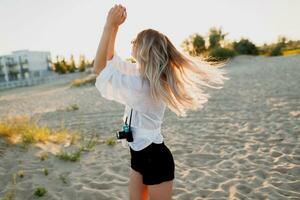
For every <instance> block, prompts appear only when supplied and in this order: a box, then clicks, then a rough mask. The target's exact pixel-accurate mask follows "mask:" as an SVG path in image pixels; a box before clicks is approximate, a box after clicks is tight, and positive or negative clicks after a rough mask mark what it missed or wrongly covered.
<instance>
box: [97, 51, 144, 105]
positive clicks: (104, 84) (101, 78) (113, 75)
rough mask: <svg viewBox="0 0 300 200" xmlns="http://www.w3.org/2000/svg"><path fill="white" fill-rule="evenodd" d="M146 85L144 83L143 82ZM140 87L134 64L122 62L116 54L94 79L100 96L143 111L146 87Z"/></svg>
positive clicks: (139, 79) (140, 79)
mask: <svg viewBox="0 0 300 200" xmlns="http://www.w3.org/2000/svg"><path fill="white" fill-rule="evenodd" d="M145 83H146V81H145ZM145 83H144V85H142V78H141V76H140V75H139V73H138V69H137V66H136V64H134V63H129V62H126V61H124V60H122V59H121V58H120V57H119V56H118V54H117V53H116V52H114V56H113V58H112V59H111V60H107V62H106V66H105V67H104V69H102V71H101V72H100V73H99V75H98V76H97V78H96V83H95V86H96V88H97V89H98V91H99V92H100V94H101V96H102V97H104V98H106V99H108V100H114V101H116V102H118V103H121V104H124V105H128V106H130V107H132V108H136V109H138V110H143V105H142V104H141V101H142V102H145V99H146V98H145V97H146V96H147V87H146V86H147V85H146V84H145Z"/></svg>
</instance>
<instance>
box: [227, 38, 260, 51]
mask: <svg viewBox="0 0 300 200" xmlns="http://www.w3.org/2000/svg"><path fill="white" fill-rule="evenodd" d="M233 49H234V50H235V51H236V52H237V53H239V54H246V55H258V49H257V47H256V46H255V44H253V43H252V42H250V41H249V40H248V39H243V38H242V39H240V41H238V42H236V41H235V42H233Z"/></svg>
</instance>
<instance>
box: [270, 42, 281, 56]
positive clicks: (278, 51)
mask: <svg viewBox="0 0 300 200" xmlns="http://www.w3.org/2000/svg"><path fill="white" fill-rule="evenodd" d="M283 47H284V45H282V44H280V43H278V44H277V45H276V46H275V47H274V48H272V49H271V52H270V56H281V55H282V49H283Z"/></svg>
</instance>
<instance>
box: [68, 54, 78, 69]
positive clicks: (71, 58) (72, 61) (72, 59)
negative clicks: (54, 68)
mask: <svg viewBox="0 0 300 200" xmlns="http://www.w3.org/2000/svg"><path fill="white" fill-rule="evenodd" d="M69 66H70V68H69V72H71V73H73V72H75V70H76V65H75V61H74V56H73V54H71V56H70V64H69Z"/></svg>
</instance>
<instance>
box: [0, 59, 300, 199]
mask: <svg viewBox="0 0 300 200" xmlns="http://www.w3.org/2000/svg"><path fill="white" fill-rule="evenodd" d="M226 69H227V70H228V72H229V74H228V75H229V77H230V80H228V81H227V82H226V84H225V85H224V87H223V89H221V90H210V91H209V93H210V94H211V98H210V100H209V101H208V102H207V103H206V105H205V107H204V108H203V109H202V110H199V111H197V112H190V113H189V115H188V117H186V118H178V117H176V115H175V114H174V113H172V112H171V111H170V110H166V113H165V121H164V123H163V128H162V133H163V135H164V137H165V143H166V145H167V146H168V147H169V148H170V150H171V151H172V153H173V155H174V159H175V164H176V174H175V176H176V178H175V182H174V192H173V199H174V200H200V199H216V200H221V199H232V200H233V199H278V200H279V199H280V200H281V199H293V200H296V199H300V140H299V136H300V87H299V86H300V55H294V56H288V57H272V58H271V57H270V58H265V57H252V56H238V57H236V58H234V59H233V60H231V61H230V62H229V63H228V65H227V66H226ZM74 103H76V104H78V105H79V110H76V111H69V112H68V111H64V110H62V109H64V108H65V107H66V106H68V105H69V104H74ZM123 109H124V107H123V106H122V105H120V104H117V103H115V102H113V101H107V100H105V99H103V98H101V97H100V96H99V93H98V91H97V90H96V88H95V87H93V86H85V87H81V88H69V87H68V86H67V85H62V84H59V85H57V86H56V85H55V84H52V85H51V86H49V85H43V86H35V87H29V88H22V89H20V88H19V89H14V90H11V91H5V92H1V93H0V117H1V116H3V115H5V114H24V113H25V114H31V115H34V116H39V117H40V119H41V120H40V121H41V123H45V124H48V125H49V126H51V127H53V128H55V127H58V126H60V125H61V123H63V124H64V125H65V126H66V127H68V128H71V129H78V130H80V131H81V132H83V133H84V134H85V135H87V136H88V135H94V134H97V135H99V136H100V138H101V137H102V138H106V137H109V136H114V132H115V131H116V130H119V129H120V127H121V123H122V115H123ZM0 141H1V143H0V197H2V196H4V194H5V193H6V192H7V191H9V190H10V189H11V179H12V178H11V177H12V174H13V173H16V172H17V171H18V170H24V172H25V176H24V178H20V177H17V180H16V190H15V199H19V200H27V199H32V198H34V195H33V193H34V189H35V188H36V187H38V186H43V187H45V188H46V189H47V190H48V192H47V194H46V196H45V197H43V198H41V199H56V200H58V199H64V200H68V199H70V200H76V199H78V200H83V199H87V200H92V199H97V200H98V199H101V200H106V199H109V200H114V199H119V200H121V199H122V200H124V199H128V190H127V186H128V181H129V179H128V173H129V170H130V165H129V161H130V160H129V159H130V154H129V150H128V149H124V148H123V147H122V146H121V144H120V143H119V144H117V145H116V146H109V145H106V144H98V145H96V147H95V150H94V151H91V152H85V153H83V155H82V157H81V159H80V161H77V162H68V161H64V160H59V159H58V158H57V157H55V156H52V155H49V158H48V160H45V161H41V160H40V159H39V158H38V157H36V156H35V155H36V153H37V152H39V151H40V149H39V148H37V147H32V148H30V149H29V150H28V151H25V150H22V149H21V148H19V147H14V146H9V145H7V144H5V143H4V141H2V140H0ZM45 167H47V168H48V170H49V175H48V176H45V175H44V173H43V171H42V169H43V168H45ZM61 176H63V177H65V182H64V181H62V180H61V178H60V177H61Z"/></svg>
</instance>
